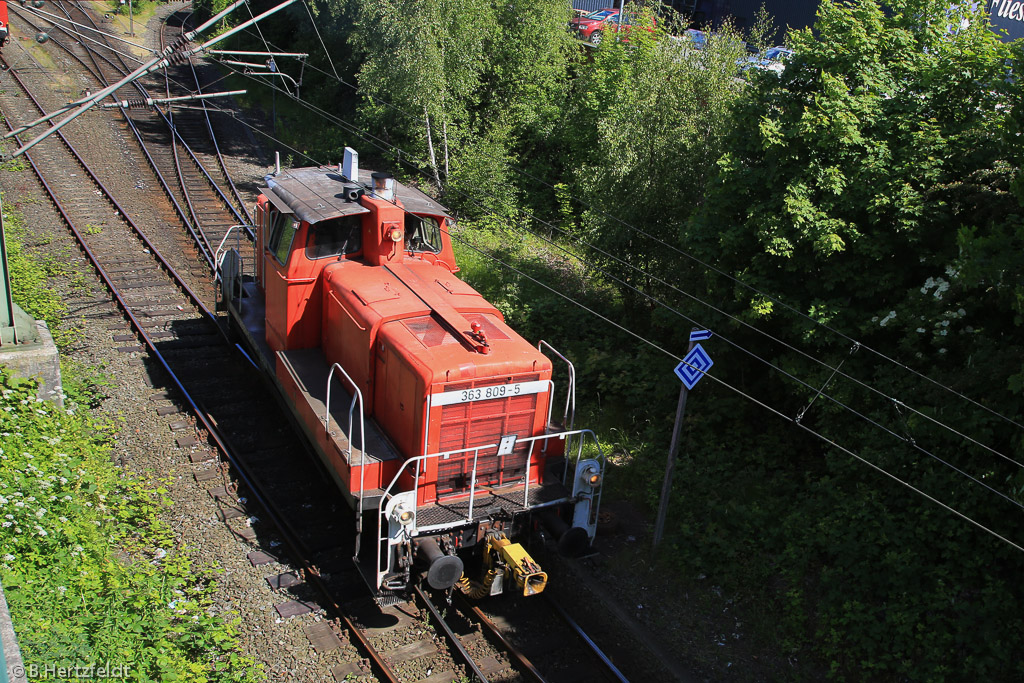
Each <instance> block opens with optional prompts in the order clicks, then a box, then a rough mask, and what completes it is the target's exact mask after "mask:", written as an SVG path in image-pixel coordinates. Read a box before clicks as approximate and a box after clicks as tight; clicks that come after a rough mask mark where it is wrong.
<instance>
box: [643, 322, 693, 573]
mask: <svg viewBox="0 0 1024 683" xmlns="http://www.w3.org/2000/svg"><path fill="white" fill-rule="evenodd" d="M693 329H694V330H696V329H697V328H696V327H695V328H693ZM696 344H697V342H696V341H694V340H692V339H691V340H690V347H689V348H688V349H687V350H686V353H687V354H689V353H690V351H693V347H694V346H696ZM689 395H690V390H689V389H687V388H686V385H685V384H683V383H682V382H680V387H679V405H678V406H676V423H675V425H674V426H673V427H672V443H671V445H670V446H669V448H668V461H667V462H666V463H665V480H664V481H663V482H662V483H661V502H660V503H658V518H657V521H655V523H654V540H653V542H652V543H651V554H652V555H654V553H655V552H656V551H657V549H658V544H659V543H661V537H662V535H664V533H665V516H666V515H667V514H668V501H669V497H670V496H671V494H672V475H673V474H674V473H675V469H676V454H677V453H679V435H680V433H681V432H682V431H683V415H684V413H685V412H686V397H687V396H689Z"/></svg>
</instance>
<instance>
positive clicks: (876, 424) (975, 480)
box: [243, 74, 1024, 509]
mask: <svg viewBox="0 0 1024 683" xmlns="http://www.w3.org/2000/svg"><path fill="white" fill-rule="evenodd" d="M243 75H244V74H243ZM295 99H296V100H297V101H299V103H300V104H304V105H306V106H308V107H315V105H311V104H308V103H305V102H304V101H303V100H300V99H299V98H295ZM312 110H313V109H312V108H311V111H312ZM323 115H324V116H331V119H332V120H333V119H337V117H334V116H333V115H330V114H329V113H327V112H324V114H323ZM337 120H338V122H339V123H342V122H343V121H342V120H341V119H337ZM349 126H350V127H351V128H353V129H355V130H354V131H353V134H359V135H361V137H364V139H365V138H366V137H369V138H371V139H374V140H377V141H379V142H381V143H382V144H383V145H384V146H385V149H386V150H387V151H394V150H395V149H397V148H395V147H394V146H391V145H388V144H387V143H384V142H383V141H380V140H379V138H376V136H373V135H372V134H369V133H368V132H367V131H366V130H365V129H362V128H358V127H356V126H354V125H352V124H349ZM403 163H405V164H406V165H407V166H409V167H410V168H412V169H413V170H415V171H416V172H418V173H422V172H423V169H420V168H418V167H416V166H415V165H413V164H412V163H411V162H410V161H408V156H406V160H405V161H404V162H403ZM460 194H462V195H463V196H464V197H465V198H466V199H468V200H469V201H472V202H474V203H476V204H477V205H478V206H480V207H481V208H483V209H484V210H487V211H491V210H490V209H489V208H488V207H487V206H485V205H483V204H481V203H480V202H479V201H477V200H475V198H473V197H470V196H469V195H466V194H464V193H461V192H460ZM535 220H538V221H539V222H541V223H545V222H544V221H543V220H541V219H536V218H535ZM534 234H536V233H534ZM537 237H539V238H540V239H542V240H545V241H548V242H549V243H551V244H554V242H552V241H551V240H547V239H546V238H545V237H544V236H543V235H537ZM567 253H569V252H567ZM598 270H601V269H599V268H598ZM602 272H603V271H602ZM605 274H606V275H608V276H609V277H612V278H614V279H616V280H619V279H618V278H616V277H615V276H613V275H610V274H608V273H605ZM619 281H620V282H622V284H624V285H625V286H627V287H630V288H632V289H634V290H635V291H636V292H637V293H638V294H640V295H641V296H643V297H645V298H648V299H649V300H650V301H652V302H653V303H657V304H658V305H660V306H663V307H664V308H666V309H667V310H670V311H672V312H673V313H676V314H677V315H679V316H680V317H682V318H683V319H685V320H688V321H690V322H694V323H696V321H695V320H693V319H692V318H689V317H688V316H686V315H685V314H683V313H681V312H679V311H677V310H675V309H674V308H672V307H671V306H668V305H667V304H665V303H664V302H661V301H659V300H658V299H656V298H655V297H653V296H651V295H649V294H647V293H646V292H643V291H641V290H639V289H638V288H636V287H633V286H632V285H629V284H628V283H625V282H623V281H621V280H619ZM602 318H603V316H602ZM719 338H720V339H724V340H725V341H727V343H729V344H730V345H731V346H733V347H734V348H736V349H737V350H739V351H742V352H744V353H746V354H748V355H749V356H751V357H752V358H755V359H756V360H758V361H760V362H762V363H764V364H766V365H767V366H769V367H771V368H773V369H775V370H776V371H778V372H780V373H782V374H783V375H785V376H786V377H788V378H789V379H791V380H793V381H796V382H797V383H799V384H801V385H803V386H804V387H806V388H808V389H811V390H812V391H816V392H817V394H820V395H822V396H825V397H826V398H828V399H829V400H831V401H833V402H834V403H836V404H837V405H838V406H840V407H841V408H843V409H845V410H847V411H849V412H850V413H852V414H853V415H855V416H857V417H858V418H860V419H862V420H864V421H866V422H867V423H868V424H870V425H872V426H873V427H875V428H877V429H880V430H882V431H884V432H885V433H886V434H888V435H890V436H892V437H894V438H896V439H898V440H900V441H902V442H904V443H907V444H909V445H910V446H911V447H912V448H914V449H915V450H917V451H918V452H920V453H922V454H923V455H925V456H927V457H929V458H931V459H933V460H935V461H936V462H939V463H940V464H942V465H943V466H945V467H947V468H949V469H951V470H953V471H954V472H956V473H958V474H960V475H961V476H963V477H965V478H967V479H969V480H970V481H972V482H973V483H975V484H977V485H978V486H981V487H983V488H985V489H986V490H988V491H990V492H991V493H994V494H995V495H997V496H999V497H1000V498H1002V499H1003V500H1005V501H1006V502H1008V503H1010V504H1012V505H1014V506H1015V507H1018V508H1021V509H1024V504H1022V503H1020V502H1018V501H1017V500H1015V499H1013V498H1012V497H1010V496H1009V495H1007V494H1005V493H1003V492H1002V491H999V490H998V489H996V488H994V487H993V486H991V485H989V484H987V483H985V482H983V481H981V480H980V479H978V478H977V477H975V476H973V475H971V474H970V473H968V472H966V471H964V470H963V469H961V468H959V467H957V466H956V465H954V464H952V463H951V462H949V461H948V460H946V459H944V458H942V457H940V456H937V455H935V454H934V453H932V452H930V451H929V450H927V449H925V448H924V447H922V446H921V445H920V444H918V443H917V442H916V441H914V440H913V439H911V438H909V437H908V436H904V435H901V434H899V433H897V432H895V431H893V430H892V429H890V428H888V427H886V426H885V425H882V424H881V423H879V422H878V421H876V420H874V419H872V418H870V417H868V416H866V415H864V414H863V413H861V412H859V411H857V410H855V409H853V408H852V407H850V406H848V405H846V404H844V403H842V402H841V401H839V400H837V399H835V398H834V397H832V396H829V395H828V394H824V393H823V391H822V390H818V389H815V387H813V386H812V385H810V384H808V383H807V382H805V381H803V380H801V379H800V378H798V377H796V376H794V375H792V374H791V373H788V372H786V371H785V370H783V369H781V368H779V367H777V366H776V365H775V364H774V363H772V362H771V361H768V360H766V359H764V358H762V357H760V356H758V355H757V354H756V353H754V352H752V351H750V350H749V349H746V348H745V347H743V346H741V345H739V344H737V343H736V342H734V341H732V340H728V339H725V338H724V337H722V335H719ZM656 348H658V349H659V350H662V351H664V349H661V347H656ZM666 353H667V351H666ZM673 357H674V356H673ZM679 360H681V359H679ZM687 365H689V364H687ZM691 367H692V366H691ZM694 369H698V370H699V368H694ZM834 372H838V370H837V369H834ZM886 398H889V397H886ZM890 400H895V399H890ZM803 412H805V411H802V413H803ZM802 413H801V415H800V418H802V417H803V414H802ZM793 421H794V422H796V423H798V424H799V423H800V420H799V419H797V418H793ZM999 455H1001V456H1002V457H1004V458H1005V459H1007V460H1009V461H1010V462H1013V463H1014V464H1016V465H1018V466H1022V465H1021V464H1020V463H1018V462H1017V461H1015V460H1013V459H1012V458H1009V457H1008V456H1004V455H1002V454H999Z"/></svg>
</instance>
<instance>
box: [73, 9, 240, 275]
mask: <svg viewBox="0 0 1024 683" xmlns="http://www.w3.org/2000/svg"><path fill="white" fill-rule="evenodd" d="M74 7H75V9H77V10H78V11H79V12H81V13H82V14H83V15H84V16H85V18H86V19H87V20H88V21H89V22H90V23H91V24H92V25H93V26H94V27H95V25H96V24H95V21H94V20H93V17H92V15H90V14H89V13H88V12H86V11H85V10H83V9H82V8H81V7H78V6H77V5H74ZM61 28H62V30H64V32H65V33H67V34H68V35H70V36H72V37H74V34H72V33H69V32H68V31H67V30H66V29H63V27H61ZM92 30H95V31H98V29H96V28H94V29H92ZM161 41H163V36H162V34H161ZM161 44H163V42H161ZM82 47H83V49H85V50H88V51H89V52H91V53H92V52H95V49H93V48H90V47H88V46H86V45H84V44H83V45H82ZM114 54H115V55H116V56H117V59H118V61H119V62H120V63H121V66H117V65H116V64H114V62H113V61H112V60H111V59H110V58H109V57H107V56H106V55H103V54H100V53H98V52H96V55H97V56H98V57H99V58H100V59H102V60H103V61H105V62H106V63H107V64H109V65H110V67H111V68H112V69H114V71H115V72H118V73H120V74H125V73H127V71H128V69H129V67H128V65H127V64H125V62H124V58H123V57H122V56H121V55H120V54H119V53H117V52H116V51H114ZM165 71H166V70H165ZM98 78H99V79H100V80H101V81H102V82H106V78H105V77H104V76H103V75H102V73H100V74H99V75H98ZM131 85H132V86H134V87H135V89H136V90H138V91H139V94H141V95H142V96H143V97H147V98H148V97H150V94H149V92H148V91H147V90H146V88H145V86H144V85H142V84H141V83H140V82H138V81H137V80H136V81H132V83H131ZM154 111H156V113H157V114H158V115H159V116H160V117H161V118H162V119H163V121H164V123H165V124H166V125H167V127H168V129H170V130H171V132H172V134H173V136H174V137H176V138H177V139H178V140H179V141H180V142H181V145H182V147H184V149H185V151H186V152H187V153H188V156H189V157H190V158H191V159H192V162H193V163H194V164H195V165H196V167H197V168H198V169H199V171H200V172H201V173H202V175H203V177H204V178H206V182H207V183H208V184H209V186H210V188H211V189H212V190H213V191H214V192H215V193H216V194H217V195H218V196H219V197H220V199H221V201H223V202H224V205H225V207H226V208H227V210H228V211H230V212H231V213H232V214H233V215H234V216H235V219H236V221H238V222H239V223H241V224H244V225H251V219H250V217H249V214H248V210H247V209H245V206H244V202H243V203H242V204H243V210H244V211H245V213H244V214H242V213H239V212H238V209H237V208H236V207H235V206H234V204H233V203H232V202H231V200H230V199H228V197H227V195H225V194H224V192H223V191H222V190H221V188H220V186H219V185H218V184H217V181H216V180H214V178H213V176H211V175H210V172H209V171H208V170H207V169H206V167H205V165H204V164H203V162H202V161H200V160H199V158H198V156H197V155H196V153H195V152H194V151H193V150H192V148H191V146H189V144H188V142H187V141H186V140H185V138H184V137H183V136H182V135H181V133H180V132H178V130H177V129H176V128H175V127H174V125H173V124H172V123H171V121H170V119H168V117H167V114H165V113H164V112H163V110H161V109H160V108H159V107H154ZM126 115H127V114H126ZM220 165H221V170H222V171H223V173H224V179H225V181H226V182H227V183H228V185H229V186H230V187H232V188H234V187H235V185H234V180H233V179H232V178H231V173H230V172H229V171H228V169H227V166H226V164H224V161H223V157H221V158H220ZM234 192H235V194H236V195H237V194H238V192H237V189H235V190H234ZM249 237H250V238H252V234H251V233H250V234H249ZM194 238H195V239H198V237H196V236H195V235H194ZM200 244H201V243H200ZM200 248H202V247H200ZM209 260H211V261H212V257H211V259H209Z"/></svg>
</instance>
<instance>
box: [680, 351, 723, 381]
mask: <svg viewBox="0 0 1024 683" xmlns="http://www.w3.org/2000/svg"><path fill="white" fill-rule="evenodd" d="M714 364H715V362H714V361H713V360H711V356H709V355H708V354H707V351H705V350H704V349H702V348H701V346H700V344H695V345H694V346H693V348H692V349H691V350H690V352H689V353H688V354H686V358H684V359H683V362H682V363H680V364H679V365H677V366H676V376H677V377H679V379H681V380H682V382H683V384H685V385H686V388H687V389H693V388H694V387H695V386H697V382H699V381H700V378H701V377H703V376H704V373H706V372H707V371H708V370H710V369H711V366H712V365H714Z"/></svg>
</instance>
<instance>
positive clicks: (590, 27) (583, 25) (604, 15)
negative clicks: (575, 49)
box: [569, 7, 654, 45]
mask: <svg viewBox="0 0 1024 683" xmlns="http://www.w3.org/2000/svg"><path fill="white" fill-rule="evenodd" d="M650 21H651V24H652V26H653V22H654V20H653V18H652V19H651V20H650ZM635 23H637V20H636V18H635V17H634V16H633V15H631V14H624V15H623V16H622V21H621V22H620V21H619V10H617V9H612V8H610V7H609V8H606V9H599V10H597V11H596V12H591V13H590V14H588V15H586V16H584V17H579V18H577V19H573V20H572V21H570V22H569V28H570V29H572V30H573V31H575V32H576V33H577V35H579V37H580V40H582V41H584V42H587V43H590V44H591V45H600V44H601V41H602V40H603V39H604V34H605V32H608V31H610V32H612V33H617V32H618V31H619V30H620V27H621V31H622V32H623V33H626V32H628V31H629V30H630V27H632V26H633V25H634V24H635ZM646 28H647V30H651V28H652V27H650V26H649V27H646Z"/></svg>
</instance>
